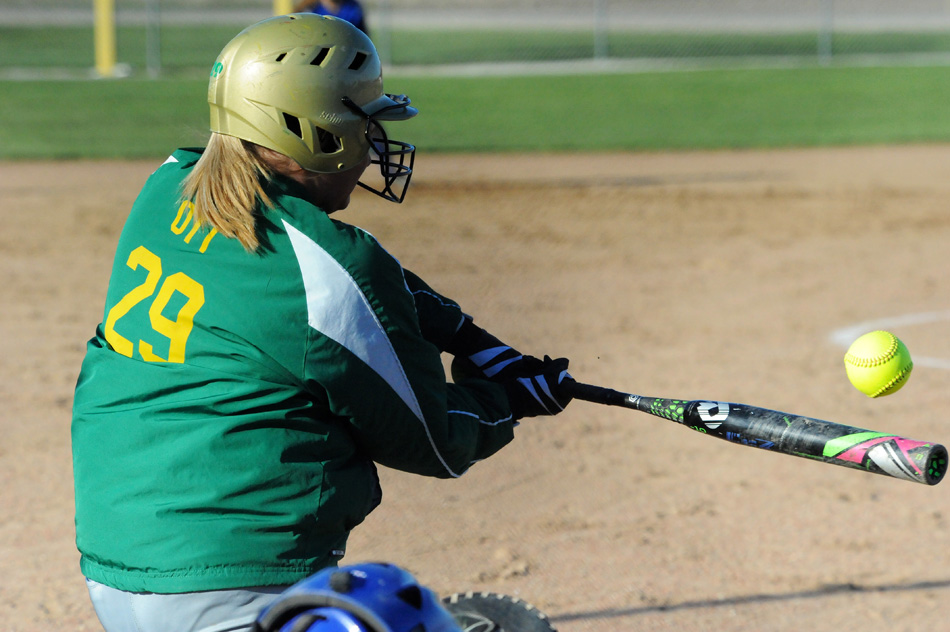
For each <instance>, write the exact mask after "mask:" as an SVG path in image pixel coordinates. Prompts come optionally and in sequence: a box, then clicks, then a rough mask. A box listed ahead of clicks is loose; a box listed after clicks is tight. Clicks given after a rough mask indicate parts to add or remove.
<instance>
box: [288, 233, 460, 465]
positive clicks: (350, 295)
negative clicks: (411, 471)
mask: <svg viewBox="0 0 950 632" xmlns="http://www.w3.org/2000/svg"><path fill="white" fill-rule="evenodd" d="M283 224H284V228H285V229H286V230H287V235H288V237H290V243H291V245H292V246H293V248H294V254H295V255H296V256H297V263H298V264H299V265H300V273H301V275H302V276H303V285H304V291H305V292H306V294H307V322H308V323H309V325H310V326H311V327H313V328H314V329H316V330H317V331H319V332H320V333H322V334H323V335H325V336H326V337H328V338H330V339H331V340H333V341H335V342H337V343H339V344H340V345H342V346H343V347H345V348H346V349H348V350H349V351H350V352H351V353H353V354H354V355H355V356H356V357H358V358H359V359H360V360H362V361H363V362H365V363H366V364H367V365H368V366H369V367H370V368H371V369H373V370H374V371H375V372H376V373H378V374H379V376H380V377H382V378H383V379H384V380H385V381H386V383H387V384H389V386H390V387H392V389H393V390H394V391H395V392H396V394H397V395H399V398H400V399H402V401H404V402H405V403H406V406H408V407H409V409H410V410H411V411H412V412H413V414H414V415H415V416H416V417H417V418H418V419H419V421H420V422H422V425H423V427H424V428H425V431H426V435H427V436H428V438H429V443H430V444H431V445H432V449H433V451H435V453H436V456H437V457H438V458H439V461H440V462H441V463H442V465H443V467H445V469H446V471H448V472H449V474H451V475H452V476H455V477H457V476H460V474H456V473H455V472H453V471H452V469H451V468H450V467H449V466H448V464H447V463H446V462H445V460H444V459H443V458H442V455H441V454H440V453H439V450H438V448H437V447H436V445H435V442H434V441H433V440H432V435H431V434H430V433H429V426H428V424H426V420H425V417H424V416H423V414H422V408H421V406H420V405H419V400H418V399H417V398H416V394H415V392H414V391H413V390H412V385H411V384H410V383H409V378H407V377H406V373H405V371H404V370H403V367H402V363H401V362H400V361H399V356H397V355H396V350H395V349H393V346H392V343H391V342H390V341H389V337H388V336H387V335H386V332H385V330H384V329H383V326H382V324H380V322H379V319H378V318H376V313H375V312H374V311H373V308H372V307H371V306H370V304H369V301H368V300H367V299H366V296H365V295H364V294H363V292H362V290H360V288H359V285H357V283H356V281H354V280H353V277H351V276H350V274H349V273H348V272H347V271H346V269H345V268H343V266H341V265H340V263H339V262H338V261H337V260H336V259H334V258H333V257H332V256H331V255H330V254H329V253H328V252H327V251H326V250H324V249H323V248H321V247H320V245H319V244H317V243H316V242H314V241H313V240H312V239H310V238H309V237H308V236H307V235H305V234H303V233H302V232H300V231H299V230H297V229H296V228H294V227H293V226H291V225H290V224H288V223H287V222H286V221H283Z"/></svg>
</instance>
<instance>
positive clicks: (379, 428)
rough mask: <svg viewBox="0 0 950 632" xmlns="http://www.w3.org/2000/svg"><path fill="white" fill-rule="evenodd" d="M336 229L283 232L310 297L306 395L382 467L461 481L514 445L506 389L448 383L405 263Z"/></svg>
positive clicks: (355, 232) (348, 230)
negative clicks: (327, 234)
mask: <svg viewBox="0 0 950 632" xmlns="http://www.w3.org/2000/svg"><path fill="white" fill-rule="evenodd" d="M334 224H335V228H334V230H335V231H336V234H335V235H334V236H333V237H334V238H333V239H320V240H314V239H312V238H311V237H309V236H308V235H306V234H304V233H303V232H301V231H299V230H297V229H296V228H294V227H293V226H291V225H290V224H286V226H287V232H288V236H289V237H290V240H291V243H292V245H293V249H294V252H295V254H296V256H297V259H298V262H299V264H300V269H301V273H302V275H303V280H304V288H305V291H306V300H307V314H308V323H309V326H310V331H311V343H310V346H309V349H308V352H307V358H306V366H305V376H306V381H307V383H308V386H309V387H310V388H311V389H312V390H313V391H315V392H318V393H316V394H318V395H319V398H318V399H320V400H321V401H326V402H327V406H328V407H329V410H330V412H331V413H332V414H333V415H334V416H336V417H337V418H339V419H340V421H341V423H345V424H348V427H349V428H350V430H351V434H352V436H353V438H354V441H355V442H356V444H357V445H358V446H359V447H360V450H361V452H362V453H363V454H364V455H365V456H367V457H369V458H371V459H372V460H374V461H375V462H377V463H379V464H381V465H384V466H386V467H391V468H394V469H398V470H403V471H407V472H413V473H417V474H423V475H427V476H436V477H442V478H450V477H457V476H460V475H461V474H462V473H464V472H465V471H466V470H467V469H468V468H469V467H470V466H471V465H472V464H473V463H474V462H476V461H479V460H481V459H484V458H487V457H488V456H490V455H491V454H493V453H494V452H496V451H497V450H499V449H501V448H502V447H503V446H504V445H506V444H507V443H508V442H509V441H511V439H512V438H513V428H514V426H515V421H514V419H513V418H512V415H511V410H510V407H509V405H508V400H507V397H506V396H505V393H504V389H503V388H502V387H501V386H499V385H496V384H493V383H490V382H487V381H482V380H473V381H470V382H466V383H465V384H464V385H456V384H449V383H447V381H446V378H445V371H444V368H443V365H442V360H441V354H440V351H439V348H438V347H437V346H436V344H433V342H431V341H430V340H427V339H426V336H424V335H423V330H422V327H421V324H420V316H419V312H418V311H417V300H416V298H414V295H413V293H412V291H411V289H410V286H409V284H408V282H407V279H406V276H405V275H404V272H403V269H402V267H401V265H400V264H399V262H398V261H396V259H395V258H393V257H392V256H391V255H389V253H387V252H386V251H385V250H384V249H383V248H382V247H381V246H379V244H378V243H376V241H375V239H373V237H372V236H370V235H369V234H368V233H365V232H363V231H361V230H359V229H356V228H354V227H351V226H347V225H345V224H342V225H341V224H336V223H334ZM426 303H427V302H426V301H423V304H426ZM456 307H457V306H456ZM449 311H451V310H449ZM459 316H460V312H459ZM433 322H434V321H433ZM441 327H442V326H441V325H440V326H436V327H435V329H441Z"/></svg>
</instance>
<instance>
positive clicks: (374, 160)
mask: <svg viewBox="0 0 950 632" xmlns="http://www.w3.org/2000/svg"><path fill="white" fill-rule="evenodd" d="M385 96H386V97H388V98H389V99H391V100H392V104H391V105H387V106H385V107H383V108H382V109H380V110H377V111H376V112H374V113H373V114H367V113H366V112H365V111H364V110H363V109H362V108H361V107H360V106H358V105H356V103H354V102H353V100H352V99H350V98H349V97H343V105H345V106H346V107H347V108H348V109H349V110H350V111H351V112H353V113H354V114H356V115H357V116H359V117H361V118H362V119H363V120H364V121H365V127H364V129H363V136H364V138H365V139H366V142H367V143H368V144H369V154H370V163H371V164H374V165H379V176H375V174H372V173H370V175H369V176H367V177H368V179H369V180H370V182H363V180H360V182H358V184H359V185H360V186H361V187H363V188H364V189H366V190H367V191H371V192H373V193H375V194H376V195H378V196H380V197H382V198H383V199H385V200H389V201H390V202H396V203H397V204H399V203H401V202H402V201H403V200H404V199H405V197H406V191H408V190H409V179H410V177H411V176H412V165H413V163H414V162H415V156H416V148H415V146H413V145H410V144H409V143H404V142H401V141H398V140H390V138H389V136H388V135H387V134H386V130H385V129H384V128H383V126H382V125H381V124H380V122H379V121H380V120H402V118H404V114H403V113H404V112H406V111H407V110H411V109H412V108H409V104H410V103H411V101H410V100H409V97H407V96H406V95H404V94H401V95H392V94H387V95H385ZM394 117H398V118H394Z"/></svg>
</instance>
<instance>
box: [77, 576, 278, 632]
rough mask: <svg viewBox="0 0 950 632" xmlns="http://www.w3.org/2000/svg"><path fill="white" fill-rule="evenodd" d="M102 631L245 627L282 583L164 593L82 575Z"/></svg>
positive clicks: (239, 630)
mask: <svg viewBox="0 0 950 632" xmlns="http://www.w3.org/2000/svg"><path fill="white" fill-rule="evenodd" d="M86 587H87V588H88V589H89V597H90V598H91V599H92V605H93V607H94V608H95V609H96V615H97V616H98V617H99V622H100V623H102V627H103V628H105V630H106V632H250V630H251V626H252V625H253V624H254V620H255V619H257V616H258V614H260V612H261V610H263V609H264V608H265V607H266V606H268V605H269V604H270V603H271V602H272V601H274V599H276V598H277V596H278V595H279V594H280V593H281V592H283V591H284V590H286V589H287V588H288V587H287V586H261V587H255V588H242V589H239V590H209V591H205V592H191V593H181V594H170V595H163V594H157V593H131V592H125V591H123V590H118V589H116V588H110V587H109V586H104V585H102V584H100V583H98V582H94V581H92V580H90V579H87V580H86Z"/></svg>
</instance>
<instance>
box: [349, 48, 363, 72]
mask: <svg viewBox="0 0 950 632" xmlns="http://www.w3.org/2000/svg"><path fill="white" fill-rule="evenodd" d="M366 57H367V55H366V53H360V52H357V53H356V56H355V57H354V58H353V62H352V63H351V64H350V66H349V68H348V70H359V69H360V68H361V67H362V66H363V64H364V63H366Z"/></svg>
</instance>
